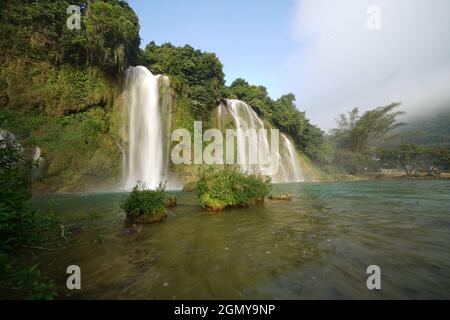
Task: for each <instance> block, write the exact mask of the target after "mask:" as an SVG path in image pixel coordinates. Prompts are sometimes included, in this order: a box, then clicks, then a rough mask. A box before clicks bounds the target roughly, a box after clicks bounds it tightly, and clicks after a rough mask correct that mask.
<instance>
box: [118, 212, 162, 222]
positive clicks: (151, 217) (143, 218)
mask: <svg viewBox="0 0 450 320" xmlns="http://www.w3.org/2000/svg"><path fill="white" fill-rule="evenodd" d="M166 219H167V214H166V213H165V212H161V213H158V214H141V215H139V216H134V215H129V216H127V219H126V223H127V224H128V225H133V224H147V223H159V222H164V221H165V220H166Z"/></svg>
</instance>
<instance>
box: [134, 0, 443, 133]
mask: <svg viewBox="0 0 450 320" xmlns="http://www.w3.org/2000/svg"><path fill="white" fill-rule="evenodd" d="M128 2H129V4H130V5H131V6H132V8H133V9H134V10H135V11H136V13H137V14H138V16H139V21H140V25H141V32H140V34H141V38H142V46H145V45H146V44H147V43H149V42H150V41H155V42H156V43H157V44H161V43H164V42H171V43H172V44H174V45H178V46H183V45H185V44H190V45H191V46H193V47H194V48H197V49H201V50H203V51H208V52H214V53H216V54H217V56H218V57H219V59H220V60H221V61H222V63H223V65H224V72H225V75H226V80H227V83H228V84H230V83H231V82H232V81H233V80H234V79H236V78H238V77H242V78H244V79H246V80H247V81H249V82H250V83H252V84H258V85H263V86H265V87H266V88H267V89H268V91H269V94H270V96H271V97H272V98H274V99H276V98H278V97H279V96H280V95H282V94H285V93H288V92H292V93H294V94H295V96H296V104H297V107H298V108H299V109H300V110H301V111H306V116H307V117H308V118H310V119H311V121H312V123H314V124H317V125H319V126H320V127H321V128H322V129H324V130H328V129H331V128H333V127H334V126H335V125H336V123H335V119H336V118H337V117H338V115H339V114H340V113H345V112H347V111H348V110H350V109H352V108H354V107H358V108H360V110H361V111H365V110H368V109H372V108H375V107H378V106H381V105H386V104H388V103H390V102H393V101H399V102H402V103H403V104H402V109H403V110H404V111H406V112H407V114H408V115H418V114H420V113H427V114H429V113H430V111H431V110H432V109H433V108H437V107H439V106H450V91H449V90H448V87H449V84H450V40H449V39H450V19H448V13H449V12H450V1H448V0H434V1H433V4H432V5H431V4H430V2H429V1H427V0H396V1H392V0H376V1H373V0H340V1H335V0H240V1H237V0H169V1H163V0H151V1H150V0H145V1H144V0H129V1H128ZM374 3H375V4H374ZM374 6H375V9H376V10H375V11H374V9H373V7H374ZM374 12H376V14H375V15H374ZM373 19H376V20H377V21H378V22H379V28H376V29H374V28H370V27H368V22H371V21H372V22H373Z"/></svg>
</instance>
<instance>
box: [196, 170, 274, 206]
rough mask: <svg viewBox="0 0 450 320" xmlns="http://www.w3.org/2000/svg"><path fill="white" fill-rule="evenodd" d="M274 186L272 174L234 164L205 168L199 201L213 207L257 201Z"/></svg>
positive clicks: (201, 175) (199, 189)
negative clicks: (268, 174)
mask: <svg viewBox="0 0 450 320" xmlns="http://www.w3.org/2000/svg"><path fill="white" fill-rule="evenodd" d="M271 190H272V184H271V181H270V178H269V177H264V176H260V175H254V174H247V173H242V172H241V171H240V169H239V168H238V167H234V166H223V167H208V168H206V169H203V170H202V171H200V173H199V176H198V181H197V184H196V192H197V196H198V199H199V201H200V204H201V205H202V206H203V207H204V208H206V209H208V210H212V211H218V210H223V209H225V208H227V207H247V206H251V205H255V204H256V203H258V202H261V201H264V197H266V196H267V195H269V193H270V191H271Z"/></svg>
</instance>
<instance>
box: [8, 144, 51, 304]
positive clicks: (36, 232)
mask: <svg viewBox="0 0 450 320" xmlns="http://www.w3.org/2000/svg"><path fill="white" fill-rule="evenodd" d="M30 166H31V165H30V163H29V162H28V161H27V160H26V159H25V158H24V156H23V152H22V149H21V148H20V147H19V146H18V145H17V144H15V143H6V142H5V141H4V140H1V141H0V179H1V180H0V181H1V182H2V187H1V188H0V287H2V288H11V287H14V286H18V287H19V288H20V289H23V290H26V291H28V292H29V296H28V297H29V298H30V299H52V298H53V297H54V296H55V295H56V293H55V291H54V289H55V286H54V284H53V282H43V281H42V280H41V278H42V277H41V274H40V271H39V269H38V266H37V265H35V266H32V267H29V268H24V269H23V268H22V269H21V268H17V267H16V266H14V265H13V264H12V262H11V260H12V256H13V255H15V254H17V253H18V252H19V251H20V250H21V249H22V248H23V247H25V246H32V245H36V244H38V243H40V242H42V241H45V240H48V239H49V238H50V237H51V234H52V233H51V231H52V230H54V229H55V227H56V226H57V225H58V223H57V221H56V219H55V217H54V216H53V215H51V214H45V213H43V212H37V211H35V210H33V209H32V208H31V207H30V205H29V203H28V201H27V200H28V198H29V196H30V192H29V183H28V181H30ZM17 270H19V271H17Z"/></svg>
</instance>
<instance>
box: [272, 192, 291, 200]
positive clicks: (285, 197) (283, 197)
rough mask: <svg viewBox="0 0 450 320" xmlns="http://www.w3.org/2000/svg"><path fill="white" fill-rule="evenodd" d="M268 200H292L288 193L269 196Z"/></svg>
mask: <svg viewBox="0 0 450 320" xmlns="http://www.w3.org/2000/svg"><path fill="white" fill-rule="evenodd" d="M269 199H270V200H292V194H290V193H278V194H272V195H270V196H269Z"/></svg>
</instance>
